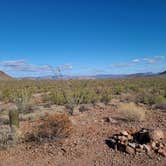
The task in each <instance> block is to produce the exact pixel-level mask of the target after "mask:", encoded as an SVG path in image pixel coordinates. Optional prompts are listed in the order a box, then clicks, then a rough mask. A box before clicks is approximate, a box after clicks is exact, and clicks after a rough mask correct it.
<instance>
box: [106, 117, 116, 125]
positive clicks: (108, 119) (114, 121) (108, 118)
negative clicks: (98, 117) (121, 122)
mask: <svg viewBox="0 0 166 166" xmlns="http://www.w3.org/2000/svg"><path fill="white" fill-rule="evenodd" d="M104 120H105V122H109V123H112V124H117V123H118V121H117V120H115V119H113V118H111V117H106V118H104Z"/></svg>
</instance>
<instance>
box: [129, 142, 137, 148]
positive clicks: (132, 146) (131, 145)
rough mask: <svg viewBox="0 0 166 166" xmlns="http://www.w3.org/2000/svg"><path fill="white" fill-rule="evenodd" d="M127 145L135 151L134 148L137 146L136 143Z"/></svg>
mask: <svg viewBox="0 0 166 166" xmlns="http://www.w3.org/2000/svg"><path fill="white" fill-rule="evenodd" d="M128 145H129V146H130V147H131V148H134V149H135V148H136V146H137V144H136V143H129V144H128Z"/></svg>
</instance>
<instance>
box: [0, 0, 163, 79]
mask: <svg viewBox="0 0 166 166" xmlns="http://www.w3.org/2000/svg"><path fill="white" fill-rule="evenodd" d="M0 69H1V70H4V71H6V72H7V73H9V74H11V75H13V76H16V77H21V76H38V75H52V74H53V73H55V72H56V71H57V70H58V69H60V70H61V71H62V72H63V73H64V74H69V75H92V74H108V73H109V74H126V73H135V72H150V71H152V72H159V71H162V70H165V69H166V1H165V0H59V1H58V0H40V1H39V0H25V1H22V0H15V1H13V0H1V1H0Z"/></svg>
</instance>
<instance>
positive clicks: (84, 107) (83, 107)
mask: <svg viewBox="0 0 166 166" xmlns="http://www.w3.org/2000/svg"><path fill="white" fill-rule="evenodd" d="M92 108H93V106H92V105H91V104H81V105H80V107H79V111H80V112H86V111H89V110H91V109H92Z"/></svg>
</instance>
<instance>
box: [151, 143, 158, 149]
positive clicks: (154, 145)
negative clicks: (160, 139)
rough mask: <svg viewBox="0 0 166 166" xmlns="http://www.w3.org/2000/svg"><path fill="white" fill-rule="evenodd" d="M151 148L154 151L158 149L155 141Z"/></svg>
mask: <svg viewBox="0 0 166 166" xmlns="http://www.w3.org/2000/svg"><path fill="white" fill-rule="evenodd" d="M151 147H152V149H153V150H156V148H157V147H156V143H155V142H154V141H153V142H152V143H151Z"/></svg>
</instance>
